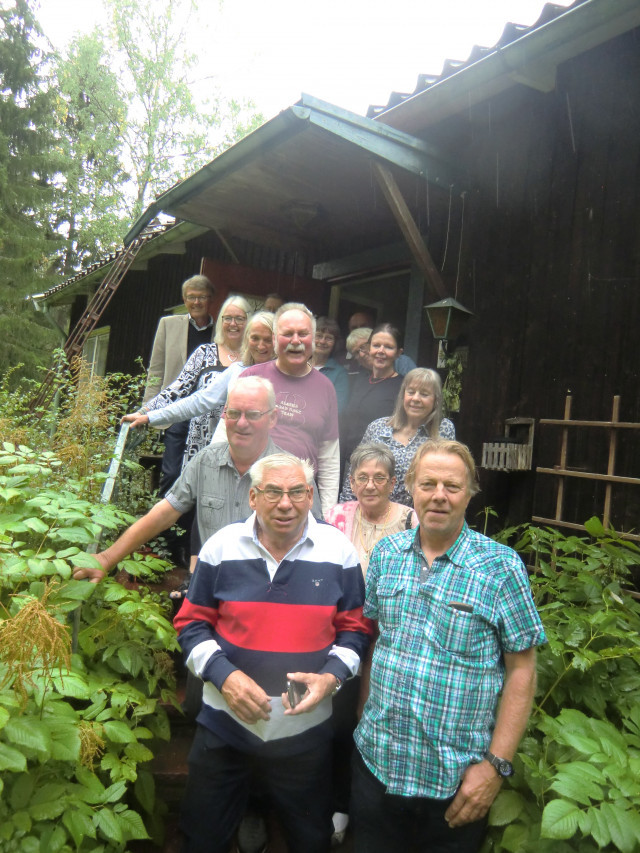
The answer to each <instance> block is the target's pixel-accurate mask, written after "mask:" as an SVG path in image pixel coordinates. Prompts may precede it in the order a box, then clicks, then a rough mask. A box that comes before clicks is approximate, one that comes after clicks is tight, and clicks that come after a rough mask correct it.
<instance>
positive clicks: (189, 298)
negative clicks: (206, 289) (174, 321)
mask: <svg viewBox="0 0 640 853" xmlns="http://www.w3.org/2000/svg"><path fill="white" fill-rule="evenodd" d="M184 301H185V302H189V303H190V304H193V303H194V302H208V301H209V297H208V296H206V295H205V296H185V298H184Z"/></svg>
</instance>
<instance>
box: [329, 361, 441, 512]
mask: <svg viewBox="0 0 640 853" xmlns="http://www.w3.org/2000/svg"><path fill="white" fill-rule="evenodd" d="M438 437H440V438H455V437H456V431H455V427H454V425H453V424H452V422H451V421H450V420H448V419H447V418H443V417H442V384H441V382H440V377H439V376H438V374H437V373H436V371H435V370H431V369H430V368H427V367H416V368H415V370H410V371H409V373H407V375H406V376H405V377H404V380H403V382H402V385H401V387H400V392H399V394H398V398H397V400H396V406H395V409H394V411H393V414H392V415H391V417H390V418H378V419H377V420H375V421H372V422H371V423H370V424H369V426H368V427H367V428H366V430H365V433H364V435H363V436H362V443H369V442H378V443H380V444H384V445H386V446H387V447H388V448H389V450H391V452H392V453H393V456H394V458H395V461H396V472H395V473H396V483H395V486H394V489H393V491H392V493H391V500H392V501H395V502H396V503H401V504H404V505H405V506H413V501H412V499H411V495H410V494H409V492H408V491H407V490H406V489H405V486H404V475H405V474H406V473H407V470H408V468H409V465H410V464H411V460H412V459H413V457H414V454H415V452H416V450H417V449H418V447H420V445H421V444H424V442H425V441H428V440H429V439H433V438H438ZM354 497H355V496H354V493H353V490H352V488H351V482H350V470H347V471H346V472H345V477H344V482H343V485H342V491H341V493H340V503H344V502H346V501H352V500H354Z"/></svg>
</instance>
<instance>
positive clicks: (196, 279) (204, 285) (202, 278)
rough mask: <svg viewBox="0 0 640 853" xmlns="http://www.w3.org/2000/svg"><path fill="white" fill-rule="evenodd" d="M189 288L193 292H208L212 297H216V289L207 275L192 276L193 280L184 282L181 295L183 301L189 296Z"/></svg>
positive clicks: (189, 279)
mask: <svg viewBox="0 0 640 853" xmlns="http://www.w3.org/2000/svg"><path fill="white" fill-rule="evenodd" d="M189 287H190V288H192V289H193V290H200V291H206V292H207V294H208V295H209V296H210V297H212V296H215V295H216V289H215V287H214V286H213V285H212V284H211V282H210V281H209V279H208V278H207V277H206V275H192V276H191V278H188V279H187V280H186V281H183V282H182V288H181V293H182V298H183V299H184V298H185V296H186V295H187V288H189Z"/></svg>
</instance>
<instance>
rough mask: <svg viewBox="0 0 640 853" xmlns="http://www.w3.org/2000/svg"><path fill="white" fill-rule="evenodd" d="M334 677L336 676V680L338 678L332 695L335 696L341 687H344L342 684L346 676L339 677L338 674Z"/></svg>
mask: <svg viewBox="0 0 640 853" xmlns="http://www.w3.org/2000/svg"><path fill="white" fill-rule="evenodd" d="M331 674H332V675H333V673H331ZM333 677H334V678H335V680H336V686H335V687H334V688H333V692H332V693H331V695H332V696H335V695H336V693H337V692H338V690H340V688H341V687H342V685H343V684H344V678H338V676H337V675H333Z"/></svg>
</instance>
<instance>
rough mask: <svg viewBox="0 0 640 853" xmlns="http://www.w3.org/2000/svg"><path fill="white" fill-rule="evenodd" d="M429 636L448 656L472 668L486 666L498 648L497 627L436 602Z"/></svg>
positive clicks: (443, 603)
mask: <svg viewBox="0 0 640 853" xmlns="http://www.w3.org/2000/svg"><path fill="white" fill-rule="evenodd" d="M425 633H426V635H427V637H428V638H429V639H430V640H432V641H433V642H434V643H435V644H436V646H438V647H440V648H441V649H444V651H446V652H447V653H448V654H450V655H452V656H454V657H456V658H458V659H459V660H461V661H464V662H466V663H468V664H470V665H477V664H482V663H486V662H487V659H488V658H489V657H491V655H492V649H493V648H494V646H495V638H494V631H493V626H492V625H490V624H489V623H488V622H487V621H486V619H484V618H483V617H482V616H481V615H480V614H478V613H476V612H472V613H469V612H468V611H466V610H459V609H457V608H455V607H450V606H449V605H448V604H447V603H446V602H444V601H434V600H432V601H431V603H430V606H429V619H428V622H427V629H426V632H425Z"/></svg>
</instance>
